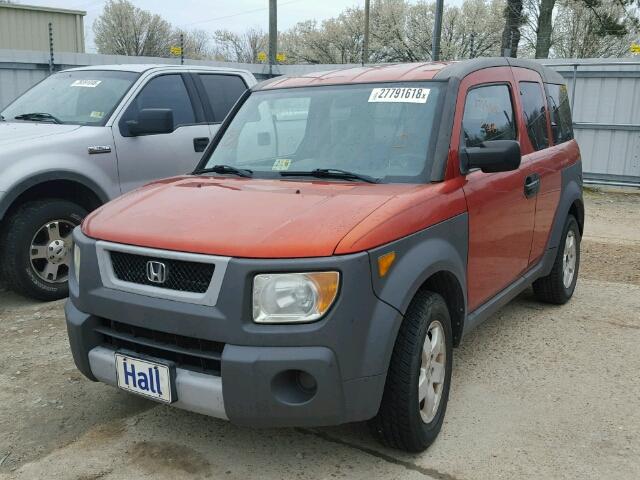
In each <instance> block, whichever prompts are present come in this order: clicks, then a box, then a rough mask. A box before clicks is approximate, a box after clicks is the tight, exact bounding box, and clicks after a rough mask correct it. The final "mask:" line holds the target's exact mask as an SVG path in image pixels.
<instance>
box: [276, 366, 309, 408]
mask: <svg viewBox="0 0 640 480" xmlns="http://www.w3.org/2000/svg"><path fill="white" fill-rule="evenodd" d="M271 390H272V392H273V396H274V397H275V398H276V399H277V400H278V401H279V402H281V403H285V404H287V405H301V404H304V403H307V402H309V401H310V400H311V399H312V398H313V397H314V396H315V395H316V393H317V391H318V382H317V381H316V379H315V377H314V376H313V375H311V374H310V373H307V372H304V371H302V370H284V371H282V372H280V373H278V374H277V375H276V376H275V377H273V380H272V381H271Z"/></svg>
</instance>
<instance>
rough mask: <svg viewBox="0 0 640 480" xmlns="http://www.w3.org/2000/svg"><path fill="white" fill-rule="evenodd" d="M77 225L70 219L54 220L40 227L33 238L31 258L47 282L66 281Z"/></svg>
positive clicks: (35, 271) (37, 273)
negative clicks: (74, 231)
mask: <svg viewBox="0 0 640 480" xmlns="http://www.w3.org/2000/svg"><path fill="white" fill-rule="evenodd" d="M75 227H76V225H75V224H74V223H73V222H71V221H69V220H53V221H51V222H47V223H45V224H44V225H43V226H42V227H40V228H39V229H38V231H37V232H36V234H35V235H34V236H33V239H32V240H31V245H30V248H29V259H30V261H31V268H32V269H33V271H34V273H35V274H36V275H37V276H38V277H39V278H40V279H41V280H44V281H45V282H47V283H64V282H66V281H67V279H68V278H69V265H70V262H71V250H72V249H73V240H72V237H71V234H72V232H73V229H74V228H75Z"/></svg>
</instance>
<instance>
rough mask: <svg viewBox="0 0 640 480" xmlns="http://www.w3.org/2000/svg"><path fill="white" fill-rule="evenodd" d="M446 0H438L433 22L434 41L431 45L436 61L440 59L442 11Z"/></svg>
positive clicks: (432, 55) (433, 58)
mask: <svg viewBox="0 0 640 480" xmlns="http://www.w3.org/2000/svg"><path fill="white" fill-rule="evenodd" d="M443 10H444V0H436V17H435V21H434V24H433V43H432V45H431V59H432V60H433V61H434V62H437V61H438V60H440V36H441V35H442V11H443Z"/></svg>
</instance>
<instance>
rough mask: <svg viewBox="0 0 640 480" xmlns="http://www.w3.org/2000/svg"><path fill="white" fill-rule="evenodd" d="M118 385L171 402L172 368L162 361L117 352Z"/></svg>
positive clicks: (130, 390)
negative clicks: (157, 361)
mask: <svg viewBox="0 0 640 480" xmlns="http://www.w3.org/2000/svg"><path fill="white" fill-rule="evenodd" d="M115 357H116V372H117V376H118V387H120V388H121V389H123V390H127V391H128V392H134V393H137V394H139V395H144V396H146V397H151V398H154V399H156V400H160V401H161V402H166V403H171V402H172V401H173V399H172V398H171V370H170V369H169V367H168V366H166V365H163V364H161V363H155V362H149V361H147V360H141V359H139V358H134V357H130V356H129V355H123V354H121V353H116V354H115Z"/></svg>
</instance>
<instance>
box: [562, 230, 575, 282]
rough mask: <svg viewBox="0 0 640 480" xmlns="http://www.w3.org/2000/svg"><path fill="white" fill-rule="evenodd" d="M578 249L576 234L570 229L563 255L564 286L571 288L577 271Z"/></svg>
mask: <svg viewBox="0 0 640 480" xmlns="http://www.w3.org/2000/svg"><path fill="white" fill-rule="evenodd" d="M577 250H578V246H577V243H576V234H575V233H574V232H573V230H569V232H568V233H567V238H566V239H565V241H564V252H563V256H562V283H563V284H564V288H569V287H570V286H571V284H572V283H573V276H574V275H575V272H576V255H577Z"/></svg>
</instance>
